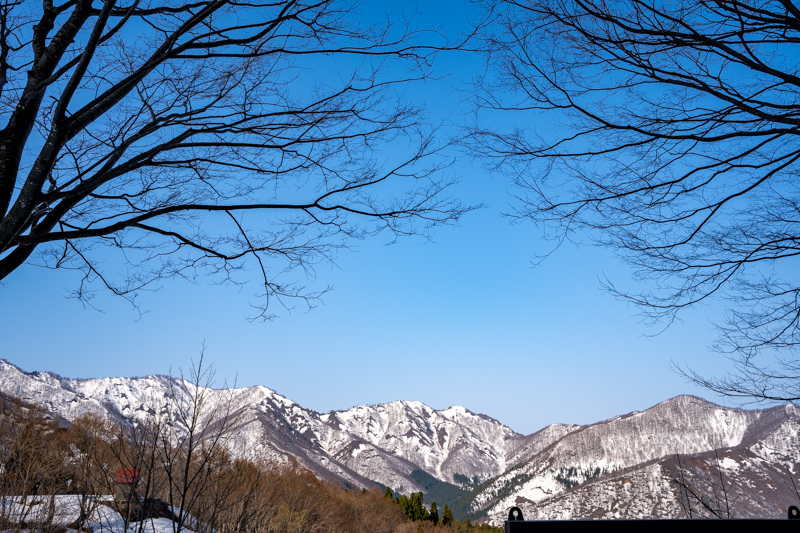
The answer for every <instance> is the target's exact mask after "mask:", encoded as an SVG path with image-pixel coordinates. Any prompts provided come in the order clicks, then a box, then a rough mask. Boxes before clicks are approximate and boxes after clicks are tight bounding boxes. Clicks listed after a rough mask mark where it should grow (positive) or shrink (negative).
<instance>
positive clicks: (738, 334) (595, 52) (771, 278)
mask: <svg viewBox="0 0 800 533" xmlns="http://www.w3.org/2000/svg"><path fill="white" fill-rule="evenodd" d="M497 3H498V4H499V6H498V12H499V13H501V17H500V22H501V23H500V25H499V26H497V27H496V30H495V31H494V32H493V33H492V34H490V35H489V36H488V42H489V44H490V46H491V47H492V49H493V51H494V54H493V55H492V61H493V62H494V63H493V64H494V65H495V66H496V67H498V68H499V69H500V70H499V71H500V72H501V74H500V76H499V77H498V78H495V79H488V78H487V79H486V80H483V83H484V85H483V90H482V91H480V92H479V93H478V94H479V100H478V103H479V105H480V108H481V109H483V110H484V111H490V112H495V111H508V112H511V113H513V117H509V116H507V117H506V118H510V119H511V120H513V121H515V122H516V123H517V124H518V125H519V126H518V127H517V129H514V130H511V131H499V130H496V129H494V130H493V129H491V128H489V127H483V128H476V130H475V131H474V133H475V135H474V136H473V140H474V142H475V146H476V147H477V149H478V150H479V151H480V153H481V154H482V155H483V156H485V158H486V160H487V161H488V162H489V164H491V165H494V166H497V167H500V168H502V169H504V170H505V171H508V172H509V173H510V174H511V175H512V176H513V177H514V179H515V180H516V182H517V184H518V186H519V188H518V189H517V190H518V191H519V203H518V210H517V211H516V213H515V214H516V215H517V216H519V217H521V218H524V219H530V220H532V221H534V222H535V223H537V224H538V225H539V227H540V228H542V229H543V232H544V234H545V235H546V236H547V237H549V238H552V239H554V240H555V242H556V243H560V242H563V239H565V238H569V237H570V236H572V235H575V234H576V233H577V232H581V233H582V234H584V235H588V236H590V238H592V239H595V240H596V242H598V243H599V244H601V245H603V246H608V247H612V248H613V249H615V250H616V251H617V252H618V253H619V254H620V256H621V257H623V258H624V259H625V260H627V261H628V262H629V263H630V264H631V265H633V267H634V270H635V273H636V275H637V276H638V278H639V279H640V280H644V281H645V282H646V284H647V285H646V286H647V289H646V290H645V291H643V292H636V289H633V290H631V289H630V288H617V286H615V285H614V284H613V283H611V282H609V284H608V287H609V289H610V290H611V291H612V292H614V293H616V294H618V295H621V296H624V297H626V298H628V299H630V300H631V301H633V302H635V303H636V304H638V305H639V306H640V307H641V308H642V309H643V311H644V312H645V313H646V315H647V316H649V317H650V318H651V319H653V320H654V321H656V322H659V323H661V324H669V323H671V321H672V320H674V319H675V317H676V316H677V315H678V313H679V312H681V310H682V309H684V308H687V307H691V306H695V305H696V304H700V303H701V302H704V301H706V300H709V299H717V298H718V299H722V300H724V301H725V304H726V309H727V316H726V318H725V320H723V321H720V336H719V339H718V342H717V343H716V348H717V349H719V350H721V351H724V352H726V353H728V354H730V355H731V356H732V358H733V359H734V360H735V361H736V363H737V364H738V370H739V371H738V372H737V373H736V374H734V375H732V376H731V377H729V378H723V379H721V380H718V379H713V380H707V379H703V378H702V377H701V376H697V375H693V374H691V372H689V375H691V376H693V377H694V378H695V379H696V380H698V381H700V382H701V383H702V384H704V385H706V386H707V387H710V388H712V389H714V390H717V391H720V392H723V393H726V394H730V395H734V396H745V397H755V398H760V399H775V400H796V399H799V398H800V379H798V378H800V362H798V360H797V350H798V346H800V280H798V278H797V273H798V269H797V256H798V253H800V246H799V245H798V239H800V180H798V169H800V166H798V159H800V144H798V142H797V141H798V134H800V129H799V127H800V78H798V76H797V70H798V66H800V65H799V64H798V63H800V56H798V54H797V53H796V47H797V43H798V42H800V7H798V5H797V4H796V3H794V2H793V1H792V0H769V1H759V2H755V1H749V0H744V1H741V0H735V1H731V2H718V1H714V0H652V1H651V0H626V1H621V2H612V1H604V0H596V1H595V0H507V1H499V2H497ZM521 120H524V121H525V123H523V124H520V121H521ZM617 285H619V284H617Z"/></svg>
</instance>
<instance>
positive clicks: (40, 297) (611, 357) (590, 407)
mask: <svg viewBox="0 0 800 533" xmlns="http://www.w3.org/2000/svg"><path fill="white" fill-rule="evenodd" d="M462 6H463V3H462V2H457V1H451V2H446V3H437V4H436V6H435V7H434V8H433V11H431V12H428V13H425V12H421V13H420V15H419V17H420V18H421V20H423V21H427V20H431V21H433V23H435V21H437V20H441V19H443V17H444V14H445V13H460V12H461V11H462V10H463V7H462ZM426 17H427V18H426ZM477 64H478V63H477V62H472V61H470V60H469V59H467V58H465V57H464V56H462V55H456V54H453V55H451V56H448V57H445V58H442V59H440V60H439V62H438V63H437V68H440V69H442V71H444V72H451V73H452V74H451V75H450V76H448V77H446V78H444V79H443V80H440V81H437V82H435V83H434V82H430V83H428V84H426V85H424V86H414V87H409V88H408V89H407V93H406V96H408V97H410V98H414V99H415V100H424V101H425V103H426V105H427V106H428V108H429V111H430V113H431V117H432V119H433V120H434V121H436V122H438V121H444V122H445V123H448V122H449V123H451V125H450V126H447V127H446V128H445V129H444V130H443V135H449V134H451V133H452V132H455V131H456V128H455V126H453V125H452V124H458V123H460V122H462V121H464V120H468V119H469V118H468V116H465V115H463V113H464V112H465V111H466V109H467V107H466V106H458V105H456V104H454V103H453V102H459V101H461V100H463V98H464V97H463V94H462V93H459V92H458V89H459V88H463V87H464V86H465V83H466V82H467V81H468V80H469V78H470V75H471V73H472V72H473V71H471V70H470V69H471V68H473V67H475V66H476V65H477ZM453 155H454V156H458V157H459V159H458V161H457V162H456V163H455V164H454V165H453V166H452V167H451V168H449V169H447V171H446V172H448V173H449V174H451V175H453V176H457V177H458V178H459V179H460V183H459V185H458V186H457V188H456V189H454V194H455V195H456V196H458V197H459V198H462V199H463V200H464V201H465V202H467V203H486V204H487V207H486V208H484V209H481V210H478V211H475V212H472V213H469V214H468V215H467V216H465V217H464V219H463V220H462V222H461V224H460V226H459V227H448V228H441V229H440V230H439V231H438V232H437V233H436V234H435V236H434V238H433V240H432V241H426V240H424V239H422V238H418V237H410V238H406V239H401V240H399V241H398V242H397V243H395V244H392V245H386V242H387V241H388V237H387V236H378V237H375V238H372V239H369V240H366V241H360V242H356V243H354V245H355V246H354V249H353V250H352V251H344V252H342V253H340V254H339V256H338V257H337V259H336V262H335V264H323V265H320V266H319V268H318V270H317V279H316V281H314V282H313V285H312V287H316V288H320V289H321V288H324V287H326V286H327V285H331V286H332V287H333V290H332V291H331V292H330V293H328V294H327V295H325V297H324V298H323V300H322V302H321V303H320V305H319V306H318V307H317V308H316V309H313V310H311V311H309V312H306V311H305V310H304V309H296V310H295V311H293V312H291V313H287V312H283V311H281V310H280V309H275V311H276V312H278V314H279V317H278V318H277V319H276V320H274V321H272V322H255V323H251V322H248V321H247V320H246V319H245V317H246V316H247V315H248V314H251V309H250V307H249V304H250V303H251V302H253V301H254V298H253V296H252V294H253V292H254V291H256V290H257V289H256V288H255V287H254V286H245V287H243V288H241V289H239V288H237V287H230V286H214V285H205V284H202V283H199V284H192V283H188V282H182V281H174V282H167V283H165V284H163V285H162V286H161V288H160V290H158V291H156V292H146V293H143V294H142V306H143V309H144V310H146V311H147V312H146V313H145V314H144V315H143V316H141V318H140V317H139V315H138V313H136V312H135V311H133V310H132V309H131V308H130V306H129V305H128V304H126V303H125V302H124V301H120V300H118V299H114V298H112V297H110V296H108V295H100V296H99V297H98V298H97V299H96V300H95V303H96V306H97V307H98V308H99V309H100V311H98V310H96V309H92V308H86V307H83V306H82V305H81V304H80V303H78V302H76V301H74V300H70V299H66V298H65V295H67V294H68V292H69V290H70V289H74V288H75V287H76V286H77V280H78V278H77V276H76V275H75V273H72V272H62V271H50V270H44V269H42V268H39V267H34V266H25V267H23V268H21V269H19V270H18V271H17V272H15V273H13V274H12V275H11V276H10V277H8V278H7V279H6V280H5V282H4V284H3V285H2V286H0V302H2V303H1V304H0V334H1V335H2V337H3V339H4V342H3V349H2V353H1V354H0V356H1V357H3V358H5V359H7V360H9V361H11V362H12V363H14V364H16V365H18V366H20V367H21V368H23V369H24V370H28V371H33V370H49V371H53V372H56V373H58V374H61V375H64V376H67V377H76V378H88V377H104V376H141V375H147V374H153V373H162V374H165V373H169V372H170V371H171V372H173V373H177V371H178V369H179V368H181V367H182V368H184V369H185V368H187V367H188V366H190V364H191V359H192V358H195V359H196V358H197V356H198V354H199V351H200V348H201V345H202V344H203V343H205V346H206V358H207V360H208V361H210V362H212V363H213V364H214V365H215V367H216V369H217V385H219V386H222V385H223V384H224V383H225V382H227V384H229V385H231V384H233V383H234V382H235V383H236V385H237V386H251V385H257V384H261V385H265V386H268V387H270V388H273V389H275V390H277V391H278V392H279V393H281V394H283V395H285V396H287V397H289V398H290V399H292V400H294V401H296V402H298V403H299V404H301V405H303V406H304V407H308V408H312V409H315V410H318V411H327V410H331V409H344V408H348V407H351V406H353V405H357V404H362V403H382V402H387V401H392V400H397V399H407V400H419V401H422V402H425V403H427V404H428V405H431V406H432V407H435V408H445V407H448V406H450V405H455V404H460V405H464V406H466V407H467V408H469V409H471V410H472V411H475V412H481V413H485V414H487V415H489V416H492V417H494V418H497V419H498V420H500V421H501V422H503V423H505V424H507V425H509V426H510V427H511V428H513V429H514V430H516V431H519V432H522V433H530V432H533V431H535V430H537V429H540V428H541V427H543V426H545V425H547V424H549V423H554V422H566V423H581V424H582V423H589V422H594V421H598V420H602V419H605V418H608V417H611V416H614V415H617V414H622V413H625V412H628V411H631V410H641V409H645V408H647V407H650V406H651V405H653V404H655V403H658V402H660V401H662V400H665V399H667V398H669V397H672V396H675V395H678V394H687V393H688V394H697V395H701V396H704V397H706V398H708V399H710V400H714V401H718V402H721V401H723V400H722V399H720V398H718V397H715V396H713V395H710V394H708V393H707V392H706V391H704V390H702V389H699V388H697V387H695V386H693V385H691V384H688V383H687V382H686V380H685V379H684V378H682V377H681V376H679V375H678V374H677V373H676V372H674V371H673V370H672V368H671V365H672V363H673V362H674V363H676V364H681V365H687V364H688V365H690V366H692V368H694V369H696V370H698V371H700V372H701V373H705V374H706V375H708V374H712V373H721V372H724V371H725V370H726V369H727V366H726V362H725V359H724V358H723V357H721V356H720V355H718V354H715V353H713V352H711V351H710V350H709V349H708V346H709V345H710V344H711V342H712V341H713V339H714V331H713V327H712V324H711V321H712V320H714V319H718V318H719V317H720V308H719V307H717V306H716V304H715V303H713V302H712V303H710V304H708V305H706V306H704V307H700V308H697V309H693V310H689V312H687V313H685V314H684V315H683V316H682V317H683V322H681V323H676V324H674V325H672V327H670V328H669V329H667V330H666V331H664V332H663V333H661V334H659V335H656V336H651V335H653V334H655V333H657V332H658V331H659V330H658V329H652V328H648V327H646V326H645V325H644V324H643V323H642V321H641V317H639V316H638V315H637V310H636V309H635V308H633V307H631V306H629V305H628V304H627V303H625V302H622V301H619V300H617V299H615V298H614V297H612V296H611V295H609V294H607V293H605V292H603V291H602V290H601V289H600V280H601V279H602V278H603V277H604V276H607V277H608V278H610V279H611V280H612V281H614V282H616V283H618V284H620V285H623V286H634V287H635V282H634V281H633V280H631V275H630V271H629V270H628V269H627V267H626V266H624V265H622V264H620V262H619V261H618V260H617V259H616V258H615V257H613V255H612V254H611V252H610V251H609V250H607V249H601V248H598V247H593V246H591V245H590V244H589V243H588V242H584V243H582V244H580V245H575V244H572V243H567V244H565V245H564V246H562V247H561V248H560V249H559V250H557V251H556V252H555V253H554V254H552V255H551V256H550V257H548V258H547V259H546V260H545V261H544V262H542V263H541V264H539V265H538V266H536V267H533V260H534V258H535V256H536V254H537V253H541V252H542V251H544V250H546V249H547V246H548V244H546V243H545V244H543V243H542V242H541V240H540V239H539V238H538V234H537V231H536V228H534V227H533V226H532V225H530V224H526V223H524V222H523V223H516V224H512V223H511V220H510V219H508V218H507V217H505V216H503V213H506V212H508V211H510V209H511V205H512V202H513V200H512V198H511V195H510V193H513V189H512V188H511V186H510V185H509V183H508V182H507V180H506V178H505V177H504V176H502V175H496V174H495V175H493V174H491V173H490V172H488V171H486V170H485V169H484V168H483V167H482V166H481V164H480V162H478V161H475V160H473V159H471V158H470V157H469V154H466V153H463V152H453Z"/></svg>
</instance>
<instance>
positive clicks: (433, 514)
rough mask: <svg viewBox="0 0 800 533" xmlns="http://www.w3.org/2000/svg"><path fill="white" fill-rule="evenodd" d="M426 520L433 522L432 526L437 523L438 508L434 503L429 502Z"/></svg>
mask: <svg viewBox="0 0 800 533" xmlns="http://www.w3.org/2000/svg"><path fill="white" fill-rule="evenodd" d="M445 505H447V504H445ZM428 520H430V521H431V522H433V525H434V526H435V525H436V524H438V523H439V508H438V507H437V506H436V502H431V512H430V513H429V514H428Z"/></svg>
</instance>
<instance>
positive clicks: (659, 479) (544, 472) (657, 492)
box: [0, 360, 800, 523]
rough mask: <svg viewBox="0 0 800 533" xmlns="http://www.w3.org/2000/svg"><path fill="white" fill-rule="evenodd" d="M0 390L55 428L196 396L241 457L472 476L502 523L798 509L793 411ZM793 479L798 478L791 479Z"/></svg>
mask: <svg viewBox="0 0 800 533" xmlns="http://www.w3.org/2000/svg"><path fill="white" fill-rule="evenodd" d="M0 392H2V393H3V394H7V395H11V396H15V397H17V398H20V399H21V400H23V401H26V402H28V403H32V404H37V405H40V406H42V407H44V408H45V409H46V410H47V411H49V412H50V413H51V414H52V415H53V416H56V417H58V418H60V419H63V420H65V421H71V420H75V419H76V418H77V417H78V416H80V415H83V414H86V413H95V414H97V415H99V416H102V417H105V418H108V419H112V420H114V421H116V422H118V423H122V424H135V423H141V422H143V421H145V420H146V419H148V418H149V417H153V416H157V417H164V418H165V419H170V420H172V422H173V423H174V424H175V425H176V427H178V428H179V429H181V428H182V429H183V430H185V427H183V426H181V422H180V418H179V417H177V416H176V415H177V413H178V412H179V411H181V410H182V409H183V410H185V409H187V408H188V407H189V406H190V404H191V401H192V399H193V398H194V397H195V396H197V395H201V396H202V401H203V406H202V407H203V409H202V412H203V415H202V417H203V423H205V424H209V425H211V426H213V425H214V424H216V423H219V418H220V417H221V416H222V415H223V414H225V413H226V412H227V413H229V414H233V415H235V417H236V425H235V429H234V431H233V432H232V433H231V435H230V440H229V447H230V449H231V451H232V452H233V453H234V454H235V455H238V456H243V457H248V458H251V459H266V460H272V461H279V462H283V461H288V460H290V459H294V460H297V461H299V462H300V463H301V464H303V465H304V466H306V467H308V468H309V469H311V470H312V471H313V472H315V473H316V474H317V475H318V476H320V477H322V478H325V479H331V480H337V481H340V482H342V483H346V484H352V485H355V486H372V485H373V484H375V483H380V484H383V485H388V486H390V487H392V488H393V489H394V490H399V491H401V492H406V493H407V492H410V491H419V490H423V488H422V487H421V486H420V485H419V484H418V483H417V481H415V479H414V478H413V477H412V475H411V473H412V472H413V471H414V470H423V471H425V472H427V473H428V474H430V475H432V476H433V477H435V478H437V479H439V480H441V481H446V482H449V483H454V482H456V477H459V478H461V479H464V478H462V477H461V476H466V477H467V478H470V479H471V480H472V479H475V478H477V479H478V480H479V481H483V482H484V483H483V484H482V485H481V486H480V487H479V488H478V489H477V490H475V492H474V493H473V494H472V496H471V497H472V508H473V510H474V511H476V512H486V513H488V515H489V517H490V519H491V520H492V521H494V522H496V523H498V522H502V520H503V519H504V518H505V516H507V510H508V508H509V507H511V506H519V507H521V508H522V510H523V512H524V514H525V517H526V518H531V519H536V518H542V519H556V518H560V519H566V518H590V517H592V518H656V517H683V516H690V515H691V516H708V515H710V514H714V513H717V514H722V515H726V514H727V513H728V512H730V513H731V514H732V515H733V516H736V517H783V516H785V514H786V509H787V508H788V506H789V505H792V504H797V503H798V496H797V495H796V494H795V492H794V489H793V488H792V484H791V478H790V475H795V474H797V473H798V468H800V439H798V435H799V434H800V414H798V411H797V409H796V408H795V407H794V406H792V405H787V406H781V407H775V408H772V409H766V410H758V411H756V410H753V411H744V410H739V409H731V408H725V407H720V406H717V405H714V404H712V403H709V402H706V401H705V400H702V399H700V398H696V397H690V396H679V397H677V398H673V399H671V400H668V401H666V402H663V403H660V404H658V405H656V406H654V407H652V408H651V409H648V410H646V411H643V412H633V413H630V414H627V415H623V416H619V417H616V418H613V419H611V420H606V421H603V422H599V423H597V424H592V425H588V426H575V425H563V424H555V425H552V426H548V427H546V428H544V429H542V430H540V431H538V432H536V433H534V434H532V435H527V436H523V435H520V434H518V433H515V432H514V431H512V430H511V429H510V428H508V427H506V426H504V425H503V424H501V423H500V422H498V421H496V420H493V419H492V418H489V417H487V416H485V415H480V414H475V413H472V412H470V411H469V410H467V409H466V408H464V407H458V406H455V407H449V408H447V409H442V410H435V409H432V408H430V407H428V406H427V405H424V404H422V403H419V402H408V401H396V402H391V403H387V404H383V405H373V406H368V405H360V406H356V407H353V408H351V409H347V410H343V411H331V412H329V413H323V414H320V413H317V412H315V411H312V410H310V409H305V408H303V407H301V406H299V405H297V404H296V403H294V402H292V401H291V400H289V399H287V398H285V397H283V396H281V395H279V394H277V393H276V392H274V391H272V390H270V389H268V388H266V387H261V386H258V387H250V388H246V389H222V390H215V389H206V388H202V387H201V388H194V387H193V386H192V385H191V384H190V383H188V382H186V381H183V380H179V379H174V378H169V377H164V376H149V377H145V378H130V379H128V378H104V379H91V380H75V379H67V378H62V377H60V376H57V375H54V374H51V373H47V372H41V373H25V372H23V371H21V370H20V369H18V368H17V367H15V366H14V365H12V364H10V363H7V362H5V361H2V360H0ZM798 484H799V485H800V483H798Z"/></svg>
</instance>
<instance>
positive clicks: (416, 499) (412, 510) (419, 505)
mask: <svg viewBox="0 0 800 533" xmlns="http://www.w3.org/2000/svg"><path fill="white" fill-rule="evenodd" d="M408 517H409V518H410V519H411V520H412V521H414V522H416V521H418V520H425V519H426V518H428V510H427V509H425V504H424V503H423V501H422V492H412V493H411V498H410V500H409V513H408Z"/></svg>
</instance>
